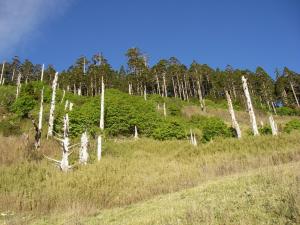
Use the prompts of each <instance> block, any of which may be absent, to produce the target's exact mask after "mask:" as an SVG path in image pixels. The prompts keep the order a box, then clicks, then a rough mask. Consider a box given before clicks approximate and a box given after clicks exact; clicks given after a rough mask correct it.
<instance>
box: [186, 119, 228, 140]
mask: <svg viewBox="0 0 300 225" xmlns="http://www.w3.org/2000/svg"><path fill="white" fill-rule="evenodd" d="M190 123H191V126H194V127H196V128H199V129H201V130H202V141H203V142H207V141H210V140H212V139H214V138H215V137H232V136H233V133H232V130H231V129H230V128H229V127H227V125H226V124H225V123H224V122H223V121H222V120H221V119H219V118H216V117H205V116H195V117H192V119H191V121H190Z"/></svg>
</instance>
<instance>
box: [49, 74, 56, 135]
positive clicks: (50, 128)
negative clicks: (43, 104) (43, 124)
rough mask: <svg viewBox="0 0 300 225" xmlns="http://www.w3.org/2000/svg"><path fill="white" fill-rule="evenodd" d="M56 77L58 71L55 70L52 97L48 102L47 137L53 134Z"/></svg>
mask: <svg viewBox="0 0 300 225" xmlns="http://www.w3.org/2000/svg"><path fill="white" fill-rule="evenodd" d="M57 79H58V73H57V72H56V73H55V76H54V80H53V83H52V98H51V104H50V114H49V124H48V134H47V138H48V137H52V136H53V123H54V110H55V96H56V87H57Z"/></svg>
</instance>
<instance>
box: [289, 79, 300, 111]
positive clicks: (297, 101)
mask: <svg viewBox="0 0 300 225" xmlns="http://www.w3.org/2000/svg"><path fill="white" fill-rule="evenodd" d="M290 85H291V88H292V91H293V95H294V98H295V101H296V103H297V106H298V107H300V105H299V100H298V98H297V95H296V92H295V89H294V85H293V84H292V82H291V81H290Z"/></svg>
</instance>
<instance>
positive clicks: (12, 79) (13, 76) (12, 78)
mask: <svg viewBox="0 0 300 225" xmlns="http://www.w3.org/2000/svg"><path fill="white" fill-rule="evenodd" d="M14 78H15V69H13V74H12V76H11V81H14Z"/></svg>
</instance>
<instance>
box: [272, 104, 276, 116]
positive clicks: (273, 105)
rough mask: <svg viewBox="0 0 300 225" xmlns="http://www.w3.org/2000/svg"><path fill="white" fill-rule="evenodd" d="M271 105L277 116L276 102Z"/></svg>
mask: <svg viewBox="0 0 300 225" xmlns="http://www.w3.org/2000/svg"><path fill="white" fill-rule="evenodd" d="M271 105H272V108H273V112H274V113H275V115H277V111H276V108H275V104H274V102H271Z"/></svg>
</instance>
